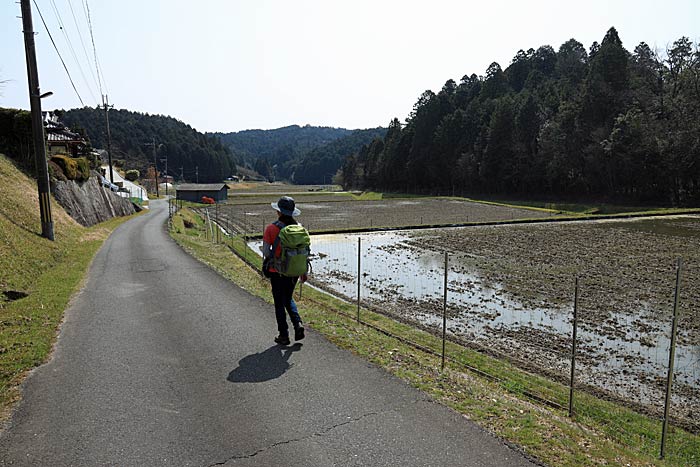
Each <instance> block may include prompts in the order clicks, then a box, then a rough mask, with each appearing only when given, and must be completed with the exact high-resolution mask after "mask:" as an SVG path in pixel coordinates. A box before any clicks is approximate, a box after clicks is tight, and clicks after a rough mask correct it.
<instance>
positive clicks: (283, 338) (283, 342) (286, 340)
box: [275, 335, 290, 345]
mask: <svg viewBox="0 0 700 467" xmlns="http://www.w3.org/2000/svg"><path fill="white" fill-rule="evenodd" d="M275 342H277V343H278V344H279V345H289V343H290V342H289V336H282V335H280V336H277V337H275Z"/></svg>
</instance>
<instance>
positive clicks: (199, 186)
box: [176, 183, 228, 191]
mask: <svg viewBox="0 0 700 467" xmlns="http://www.w3.org/2000/svg"><path fill="white" fill-rule="evenodd" d="M222 188H226V189H227V190H228V185H226V184H225V183H183V184H182V185H179V186H178V187H177V188H176V189H177V191H219V190H221V189H222Z"/></svg>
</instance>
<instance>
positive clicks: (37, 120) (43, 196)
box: [20, 0, 54, 240]
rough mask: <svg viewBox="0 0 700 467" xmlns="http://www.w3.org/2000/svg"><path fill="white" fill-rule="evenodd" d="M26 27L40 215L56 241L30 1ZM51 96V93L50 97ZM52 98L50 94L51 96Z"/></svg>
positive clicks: (24, 2)
mask: <svg viewBox="0 0 700 467" xmlns="http://www.w3.org/2000/svg"><path fill="white" fill-rule="evenodd" d="M20 4H21V6H22V27H23V29H24V31H23V32H24V49H25V55H26V58H27V77H28V80H29V104H30V107H31V114H32V136H33V137H34V157H35V161H36V181H37V186H38V188H39V213H40V214H41V236H42V237H44V238H48V239H49V240H53V239H54V235H53V218H52V216H51V191H50V186H49V167H48V163H47V162H46V142H45V140H44V122H43V119H42V115H41V97H42V95H41V91H40V90H39V72H38V70H37V66H36V49H35V43H34V27H33V25H32V7H31V5H30V4H29V0H21V1H20ZM47 94H48V93H47ZM49 95H50V94H49Z"/></svg>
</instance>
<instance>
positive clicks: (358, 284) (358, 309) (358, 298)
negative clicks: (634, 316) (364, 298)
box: [357, 237, 362, 323]
mask: <svg viewBox="0 0 700 467" xmlns="http://www.w3.org/2000/svg"><path fill="white" fill-rule="evenodd" d="M361 252H362V238H361V237H357V322H358V323H359V322H360V278H361V277H362V274H361V272H362V270H361V263H360V257H361Z"/></svg>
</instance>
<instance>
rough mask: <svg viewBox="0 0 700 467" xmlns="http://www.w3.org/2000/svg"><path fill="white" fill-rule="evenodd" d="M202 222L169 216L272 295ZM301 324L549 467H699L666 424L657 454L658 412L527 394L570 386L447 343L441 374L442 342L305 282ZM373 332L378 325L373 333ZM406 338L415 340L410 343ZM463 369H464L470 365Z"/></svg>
mask: <svg viewBox="0 0 700 467" xmlns="http://www.w3.org/2000/svg"><path fill="white" fill-rule="evenodd" d="M207 231H208V228H207V226H206V225H205V222H204V221H203V220H202V219H201V218H199V217H198V216H197V215H196V214H195V213H194V212H192V211H191V210H189V209H183V210H182V211H180V212H179V213H178V214H177V215H176V216H175V218H174V221H173V230H172V232H171V233H172V235H173V237H174V238H175V240H176V241H177V242H178V243H179V244H180V245H181V246H183V248H185V249H186V250H187V251H189V252H190V253H191V254H193V255H194V256H195V257H197V258H199V259H200V260H201V261H203V262H205V263H206V264H208V265H210V266H211V267H213V268H214V269H216V270H217V271H219V273H220V274H222V275H223V276H225V277H227V278H228V279H230V280H231V281H233V282H235V283H237V284H238V285H240V286H241V287H243V288H244V289H246V290H248V291H249V292H251V293H253V294H255V295H258V296H260V297H263V298H264V299H265V300H267V301H270V302H271V300H272V297H271V294H270V291H269V284H268V283H267V281H265V280H264V279H261V278H260V276H259V275H258V274H257V272H256V270H255V269H251V268H250V267H249V266H248V265H246V264H245V263H244V262H243V261H242V260H240V259H239V258H238V257H237V256H235V255H233V254H232V253H231V251H230V249H229V246H230V247H232V248H233V249H234V250H236V251H237V252H238V254H241V255H243V256H244V257H246V258H248V259H250V260H251V261H252V262H253V264H254V265H255V267H258V268H259V264H260V260H259V257H258V256H257V255H255V253H254V252H252V251H250V250H244V249H243V245H244V242H243V240H242V239H241V238H234V239H230V240H229V241H228V245H223V244H215V243H213V242H212V241H211V235H210V234H208V233H207ZM299 303H300V307H301V309H302V310H303V316H304V318H305V322H306V323H307V324H308V325H309V326H310V327H312V328H313V329H314V330H316V331H317V332H319V333H321V334H323V335H324V336H325V337H326V338H327V339H329V340H330V341H332V342H334V343H335V344H336V345H338V346H340V347H342V348H345V349H348V350H350V351H352V352H354V353H356V354H358V355H360V356H362V357H363V358H366V359H367V360H369V361H371V362H373V363H374V364H377V365H379V366H381V367H383V368H385V369H386V370H387V371H389V372H391V373H393V374H395V375H396V376H398V377H400V378H402V379H404V380H405V381H407V382H409V383H410V384H412V385H413V386H415V387H417V388H419V389H421V390H423V391H425V392H426V393H428V394H430V395H431V396H433V397H434V398H435V399H436V400H438V401H440V402H441V403H443V404H446V405H448V406H450V407H452V408H454V409H455V410H457V411H459V412H460V413H462V414H464V416H465V417H467V418H469V419H472V420H474V421H476V422H477V423H479V424H480V425H482V426H484V427H485V428H487V429H488V430H490V431H492V432H493V433H495V434H497V435H498V436H500V437H502V438H504V439H506V440H508V441H509V442H512V443H515V444H517V445H519V446H521V447H522V448H523V449H524V450H525V451H526V452H527V453H529V454H530V455H533V456H535V457H537V458H539V459H540V460H542V461H544V462H545V463H547V464H549V465H552V466H572V467H573V466H597V465H622V466H626V465H629V466H652V465H659V466H697V465H699V464H700V437H699V436H697V435H693V434H691V433H688V432H686V431H684V430H682V429H679V428H672V429H671V433H670V435H669V438H668V444H667V450H666V453H667V454H666V459H665V460H658V453H659V442H660V433H661V424H660V421H659V420H658V419H655V418H653V417H647V416H644V415H641V414H638V413H636V412H634V411H632V410H630V409H628V408H625V407H622V406H619V405H616V404H613V403H611V402H607V401H603V400H600V399H597V398H595V397H593V396H590V395H588V394H585V393H581V392H577V393H576V414H575V417H574V418H569V417H567V412H566V410H563V409H561V408H560V409H556V408H552V407H550V406H548V405H544V404H542V403H539V402H536V401H534V400H533V398H535V399H536V398H542V399H546V400H549V401H554V402H556V403H557V404H559V405H560V406H564V407H566V406H567V404H568V388H567V387H565V386H564V385H561V384H558V383H555V382H552V381H549V380H547V379H544V378H542V377H539V376H536V375H533V374H530V373H527V372H525V371H522V370H520V369H518V368H516V367H514V366H513V365H511V364H509V363H508V362H505V361H501V360H496V359H494V358H491V357H488V356H486V355H484V354H482V353H479V352H476V351H473V350H470V349H466V348H464V347H461V346H458V345H455V344H453V343H450V342H448V343H447V351H446V353H447V355H448V362H447V367H446V370H445V371H444V372H442V371H440V364H441V362H440V357H439V354H440V352H441V346H442V343H441V341H440V340H439V339H438V338H437V337H435V336H433V335H431V334H429V333H427V332H423V331H421V330H418V329H416V328H414V327H411V326H408V325H405V324H403V323H400V322H397V321H394V320H392V319H390V318H388V317H386V316H383V315H380V314H377V313H373V312H371V311H369V310H365V309H363V310H362V311H361V320H362V322H363V323H364V324H358V323H357V321H356V319H355V317H356V307H355V305H354V304H350V303H347V302H344V301H341V300H338V299H335V298H333V297H331V296H329V295H327V294H324V293H321V292H319V291H316V290H313V289H311V288H309V287H304V289H303V298H302V299H300V300H299ZM377 329H381V331H378V330H377ZM407 342H411V343H415V344H418V346H416V345H409V344H408V343H407ZM467 368H469V370H467Z"/></svg>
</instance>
